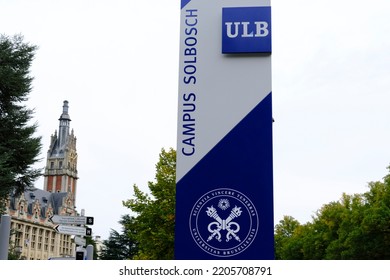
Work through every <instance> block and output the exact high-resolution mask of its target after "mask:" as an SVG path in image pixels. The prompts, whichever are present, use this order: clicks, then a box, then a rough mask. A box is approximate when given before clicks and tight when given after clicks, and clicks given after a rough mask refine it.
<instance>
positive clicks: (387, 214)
mask: <svg viewBox="0 0 390 280" xmlns="http://www.w3.org/2000/svg"><path fill="white" fill-rule="evenodd" d="M389 170H390V168H389ZM368 188H369V190H368V191H367V192H366V193H363V194H354V195H347V194H343V195H342V197H341V199H340V200H339V201H335V202H330V203H328V204H326V205H324V206H323V207H321V208H320V209H319V210H318V211H317V213H316V215H315V216H314V217H313V220H312V221H311V222H308V223H306V224H304V225H300V224H299V223H297V222H296V221H295V220H294V219H293V218H292V217H285V218H284V219H283V220H281V221H280V222H279V224H278V225H276V227H275V247H276V257H277V258H278V259H333V260H339V259H355V260H357V259H372V260H376V259H390V174H388V175H386V177H385V178H384V181H383V182H379V181H378V182H371V183H369V184H368Z"/></svg>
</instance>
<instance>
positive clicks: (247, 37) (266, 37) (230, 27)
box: [222, 7, 271, 53]
mask: <svg viewBox="0 0 390 280" xmlns="http://www.w3.org/2000/svg"><path fill="white" fill-rule="evenodd" d="M222 53H271V7H238V8H223V9H222Z"/></svg>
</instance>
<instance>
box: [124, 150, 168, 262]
mask: <svg viewBox="0 0 390 280" xmlns="http://www.w3.org/2000/svg"><path fill="white" fill-rule="evenodd" d="M155 179H156V182H149V183H148V187H149V189H150V192H151V194H150V195H149V194H147V193H144V192H142V191H141V190H140V189H139V188H138V187H137V186H136V185H134V198H132V199H129V200H127V201H124V202H123V205H124V206H125V207H128V208H129V209H130V210H132V211H133V212H134V213H136V214H137V216H136V217H135V222H134V226H135V230H136V232H137V235H136V236H135V238H136V240H137V242H138V254H137V256H135V258H137V259H154V260H163V259H173V257H174V227H175V193H176V151H175V150H174V149H172V148H171V149H170V150H169V151H165V150H164V149H162V150H161V153H160V156H159V161H158V163H157V164H156V178H155Z"/></svg>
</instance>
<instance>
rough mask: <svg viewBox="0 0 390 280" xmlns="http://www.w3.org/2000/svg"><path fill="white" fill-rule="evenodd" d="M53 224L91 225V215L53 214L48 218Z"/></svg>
mask: <svg viewBox="0 0 390 280" xmlns="http://www.w3.org/2000/svg"><path fill="white" fill-rule="evenodd" d="M50 220H51V221H52V222H53V223H54V224H63V225H93V220H94V218H93V217H84V216H61V215H54V216H53V217H51V218H50Z"/></svg>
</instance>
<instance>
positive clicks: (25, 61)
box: [0, 35, 41, 212]
mask: <svg viewBox="0 0 390 280" xmlns="http://www.w3.org/2000/svg"><path fill="white" fill-rule="evenodd" d="M35 50H36V46H33V45H30V44H28V43H24V42H23V37H22V36H20V35H18V36H14V37H12V38H10V37H8V36H5V35H0V212H1V209H2V208H4V203H5V200H6V199H7V198H8V196H9V195H10V193H11V192H14V193H15V195H18V194H21V193H23V192H24V191H25V190H28V189H30V188H32V187H33V183H34V181H35V180H36V179H37V178H38V177H39V176H40V174H41V170H39V169H35V168H33V167H32V166H33V165H34V163H36V162H37V161H38V160H39V159H38V158H37V156H38V155H39V153H40V150H41V137H34V133H35V132H36V128H37V124H36V123H35V124H30V121H31V119H32V116H33V113H34V111H33V110H31V109H28V108H27V107H26V106H25V105H24V102H25V101H27V99H28V94H29V93H30V91H31V89H32V86H31V83H32V80H33V78H32V77H30V75H29V70H30V66H31V63H32V60H33V58H34V55H35Z"/></svg>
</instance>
